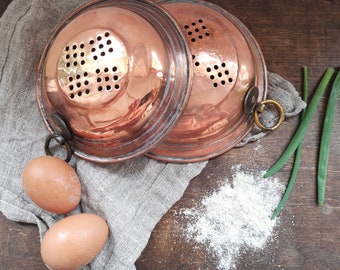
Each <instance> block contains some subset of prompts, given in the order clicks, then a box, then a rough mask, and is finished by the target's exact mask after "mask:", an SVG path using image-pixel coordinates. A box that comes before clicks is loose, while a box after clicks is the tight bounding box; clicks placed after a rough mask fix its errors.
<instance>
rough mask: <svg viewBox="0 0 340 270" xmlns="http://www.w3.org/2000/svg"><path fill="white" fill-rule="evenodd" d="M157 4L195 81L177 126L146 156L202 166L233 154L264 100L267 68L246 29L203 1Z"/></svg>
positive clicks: (214, 6)
mask: <svg viewBox="0 0 340 270" xmlns="http://www.w3.org/2000/svg"><path fill="white" fill-rule="evenodd" d="M159 2H160V4H161V6H162V7H163V8H165V9H166V10H168V11H169V12H170V14H171V15H172V16H173V17H174V18H175V19H176V20H177V22H178V23H179V24H180V26H181V28H182V31H183V33H184V36H185V39H186V41H187V43H188V44H189V46H190V49H191V54H192V61H193V64H194V78H193V89H192V93H191V97H190V100H189V104H188V105H187V107H186V109H185V111H184V113H183V114H182V116H181V119H180V121H179V123H178V124H177V125H176V127H175V129H174V130H173V131H172V133H171V134H170V135H168V136H167V137H166V139H165V140H164V141H162V143H161V144H160V145H159V146H158V147H157V148H156V149H154V150H153V151H152V152H151V153H149V155H150V156H151V157H154V158H157V159H162V160H166V161H175V162H192V161H199V160H206V159H209V158H212V157H215V156H217V155H220V154H222V153H224V152H226V151H228V150H229V149H231V148H233V147H234V146H235V145H236V144H237V143H239V142H240V141H241V140H242V138H243V137H245V136H246V135H247V134H248V133H249V132H250V131H251V129H252V128H253V126H254V111H255V113H257V110H258V108H259V106H258V104H261V102H262V100H264V99H265V96H266V89H267V81H266V78H267V74H266V66H265V62H264V59H263V56H262V53H261V50H260V48H259V46H258V44H257V42H256V40H255V39H254V37H253V36H252V35H251V33H250V32H249V31H248V29H247V28H246V27H245V26H244V25H243V24H242V23H241V22H240V21H239V20H238V19H236V18H235V17H234V16H232V15H231V14H229V13H228V12H226V11H225V10H223V9H222V8H220V7H218V6H216V5H213V4H210V3H207V2H204V1H190V0H181V1H171V0H164V1H159ZM270 103H272V104H274V105H275V106H277V107H278V109H279V110H280V111H281V112H282V108H281V107H280V105H279V104H277V103H276V102H274V101H270ZM255 109H256V110H255ZM262 109H263V107H262ZM257 116H258V115H257V114H255V120H258V118H257ZM282 116H283V113H281V120H282ZM281 120H280V121H281ZM257 123H258V124H259V125H261V122H259V121H257ZM261 127H262V128H265V129H266V127H263V126H261ZM276 127H277V126H276ZM276 127H275V128H276Z"/></svg>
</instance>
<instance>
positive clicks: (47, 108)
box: [37, 0, 280, 162]
mask: <svg viewBox="0 0 340 270" xmlns="http://www.w3.org/2000/svg"><path fill="white" fill-rule="evenodd" d="M157 2H158V3H154V2H153V1H144V0H116V1H115V0H111V1H110V0H99V1H98V0H97V1H91V2H90V3H88V4H86V5H84V6H82V7H80V8H78V9H77V10H75V11H74V12H73V13H72V14H70V15H69V16H68V17H67V18H66V19H65V20H64V21H63V22H62V23H61V24H60V25H59V26H58V28H57V29H56V30H55V31H54V32H53V34H52V36H51V38H50V40H49V41H48V43H47V45H46V48H45V50H44V53H43V56H42V58H41V62H40V65H39V70H38V80H37V99H38V103H39V109H40V111H41V114H42V116H43V119H44V121H45V123H46V125H47V127H48V129H49V130H50V133H51V135H50V136H49V137H48V139H47V141H46V151H47V153H48V154H50V151H49V145H50V142H51V140H53V139H55V140H56V141H57V142H58V143H59V144H61V145H65V146H66V148H67V149H68V153H70V152H71V151H74V153H75V154H76V155H78V156H80V157H82V158H85V159H88V160H92V161H97V162H117V161H122V160H126V159H130V158H133V157H136V156H138V155H142V154H146V153H147V155H149V156H150V157H153V158H156V159H161V160H165V161H169V162H194V161H200V160H205V159H209V158H211V157H214V156H217V155H220V154H222V153H224V152H226V151H228V150H229V149H231V148H232V147H234V146H235V144H237V143H238V142H239V141H240V140H241V139H242V138H243V137H244V136H246V135H247V134H248V133H249V132H250V130H251V129H252V128H253V126H254V121H255V120H256V119H257V120H258V117H257V115H258V114H257V112H258V111H261V110H263V107H264V104H266V103H262V101H263V100H264V99H265V96H266V88H267V82H266V67H265V63H264V60H263V56H262V54H261V51H260V49H259V46H258V45H257V43H256V41H255V39H254V38H253V37H252V35H251V34H250V32H249V31H248V30H247V29H246V28H245V27H244V26H243V24H242V23H241V22H240V21H238V20H237V19H236V18H235V17H233V16H232V15H230V14H229V13H227V12H226V11H225V10H223V9H221V8H220V7H218V6H215V5H213V4H209V3H207V2H203V1H190V0H187V1H169V0H168V1H157ZM191 90H192V91H191ZM190 93H191V95H190ZM260 105H262V106H260ZM277 106H278V108H280V107H279V105H277ZM254 112H255V117H254ZM257 123H258V124H259V125H261V122H260V121H257ZM263 128H265V127H263ZM69 158H70V155H68V159H69Z"/></svg>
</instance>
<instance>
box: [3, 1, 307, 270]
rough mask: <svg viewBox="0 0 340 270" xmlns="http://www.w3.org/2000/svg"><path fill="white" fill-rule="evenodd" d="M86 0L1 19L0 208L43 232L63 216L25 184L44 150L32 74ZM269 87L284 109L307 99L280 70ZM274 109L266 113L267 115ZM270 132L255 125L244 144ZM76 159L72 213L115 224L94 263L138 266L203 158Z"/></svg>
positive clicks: (20, 8)
mask: <svg viewBox="0 0 340 270" xmlns="http://www.w3.org/2000/svg"><path fill="white" fill-rule="evenodd" d="M85 2H86V0H73V1H69V0H54V1H52V0H50V1H45V0H14V1H13V2H12V3H11V4H10V6H9V7H8V9H7V10H6V12H5V13H4V15H3V16H2V17H1V20H0V37H1V39H0V49H1V50H0V172H1V173H0V211H1V212H2V213H3V214H4V215H5V216H6V217H7V218H9V219H11V220H14V221H18V222H25V223H33V224H37V225H38V227H39V231H40V235H41V236H43V234H44V233H45V232H46V230H47V229H48V228H49V227H50V226H51V225H52V224H54V223H55V222H56V221H58V220H60V219H61V218H63V216H60V215H55V214H51V213H49V212H46V211H43V210H42V209H40V208H39V207H37V206H36V205H35V204H33V203H32V202H31V201H30V200H29V199H28V197H27V196H26V195H25V193H24V191H23V189H22V185H21V176H22V171H23V168H24V166H25V165H26V164H27V163H28V161H29V160H31V159H32V158H34V157H38V156H42V155H44V150H43V143H44V141H45V138H46V135H47V130H46V128H45V127H44V125H43V122H42V119H41V117H40V115H39V112H38V108H37V105H36V101H35V75H36V70H37V65H38V61H39V58H40V55H41V53H42V50H43V47H44V45H45V43H46V42H47V39H48V37H49V35H50V34H51V32H52V30H53V28H54V27H55V26H56V25H57V24H58V23H59V22H60V21H61V19H63V18H64V17H65V16H66V15H67V14H68V13H69V12H70V11H71V10H73V9H74V8H76V7H77V6H79V5H80V4H83V3H85ZM268 91H269V93H268V95H269V97H272V98H274V99H277V100H279V101H280V102H281V104H282V105H283V107H284V109H285V111H286V116H293V115H296V114H297V113H299V112H300V111H301V109H302V108H303V107H304V106H305V104H304V103H303V102H302V101H301V99H300V98H299V96H298V94H297V92H296V91H295V89H294V87H293V86H292V85H290V84H289V83H288V82H287V81H285V80H284V79H282V78H281V77H279V76H277V75H276V74H273V73H270V74H269V89H268ZM275 117H277V116H275V114H272V115H271V114H270V113H269V116H268V117H267V120H265V121H268V123H270V121H275ZM265 134H266V133H263V132H261V131H259V130H256V129H254V131H253V132H252V133H251V134H250V135H249V136H248V137H247V138H246V139H245V140H244V141H243V142H242V143H241V145H244V144H246V143H247V142H248V141H252V140H256V139H258V138H260V137H263V136H264V135H265ZM236 151H237V150H236ZM71 162H72V165H73V166H74V167H75V168H76V170H77V173H78V174H79V177H80V179H81V182H82V200H81V204H80V206H79V207H78V208H77V209H76V210H74V211H73V212H72V213H75V212H92V213H97V214H98V215H100V216H102V217H103V218H104V219H105V220H106V221H107V222H108V224H109V228H110V234H109V239H108V241H107V243H106V246H105V247H104V249H103V250H102V252H101V253H100V254H99V255H98V256H97V258H96V259H95V260H94V261H93V262H92V263H91V269H96V270H98V269H135V266H134V263H135V261H136V260H137V258H138V257H139V255H140V254H141V252H142V251H143V249H144V248H145V246H146V244H147V242H148V239H149V236H150V234H151V232H152V230H153V228H154V227H155V226H156V224H157V222H158V221H159V220H160V219H161V217H162V216H163V215H164V214H165V213H166V212H167V211H168V210H169V208H170V207H171V206H172V205H173V204H174V203H175V202H176V201H178V200H179V199H180V198H181V196H182V195H183V193H184V191H185V189H186V188H187V186H188V184H189V182H190V180H191V179H193V178H194V177H195V176H197V175H198V174H200V172H201V171H202V170H203V168H204V167H205V165H206V162H200V163H195V164H182V165H179V164H166V163H162V162H158V161H155V160H152V159H149V158H147V157H139V158H136V159H134V160H131V161H127V162H123V163H120V164H110V165H98V164H93V163H90V162H87V161H84V160H81V159H77V158H73V159H72V161H71ZM72 213H71V214H72ZM84 269H90V266H86V267H84Z"/></svg>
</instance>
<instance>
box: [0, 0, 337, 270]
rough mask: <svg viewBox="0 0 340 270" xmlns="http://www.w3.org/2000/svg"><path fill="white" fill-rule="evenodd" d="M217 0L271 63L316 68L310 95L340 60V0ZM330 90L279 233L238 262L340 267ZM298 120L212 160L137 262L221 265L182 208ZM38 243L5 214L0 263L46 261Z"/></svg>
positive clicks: (291, 75)
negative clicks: (321, 174) (327, 127)
mask: <svg viewBox="0 0 340 270" xmlns="http://www.w3.org/2000/svg"><path fill="white" fill-rule="evenodd" d="M210 1H211V2H213V3H216V4H218V5H220V6H222V7H223V8H225V9H226V10H227V11H229V12H230V13H231V14H233V15H234V16H236V17H237V18H238V19H240V20H241V21H242V22H243V23H244V24H245V25H246V26H247V27H248V28H249V29H250V31H251V32H252V34H253V35H254V37H255V38H256V40H257V41H258V43H259V45H260V47H261V49H262V51H263V54H264V57H265V60H266V64H267V68H268V70H269V71H272V72H276V73H278V74H280V75H281V76H283V77H284V78H286V79H288V80H289V81H290V82H292V83H293V85H294V86H295V87H296V88H297V89H298V90H299V91H300V89H301V84H302V75H301V74H302V73H301V67H302V66H304V65H305V66H307V67H308V70H309V84H308V87H309V96H311V95H312V94H313V92H314V91H315V86H316V84H317V83H318V81H319V79H320V77H321V76H322V74H323V73H324V71H325V70H326V68H327V67H336V68H338V67H339V64H340V2H339V1H336V0H333V1H331V0H330V1H326V0H304V1H303V0H292V1H284V0H280V1H278V0H271V1H269V0H257V1H255V0H250V1H238V0H228V1H224V0H210ZM7 2H10V1H8V0H7V1H4V0H1V5H0V8H1V10H0V13H1V14H2V12H3V11H4V9H5V7H6V5H7ZM40 27H43V26H40ZM328 93H329V90H327V93H326V95H325V97H324V98H323V99H322V102H321V104H320V106H319V107H318V110H317V113H316V115H315V117H314V118H313V120H312V124H311V126H310V128H309V129H308V132H307V134H306V136H305V138H304V141H303V152H302V161H301V166H300V171H299V174H298V179H297V182H296V185H295V187H294V189H293V193H292V194H291V196H290V198H289V201H288V203H287V205H286V206H285V208H284V209H283V211H282V213H281V215H280V225H279V226H278V227H277V228H276V235H277V237H276V239H275V241H273V242H271V243H269V244H268V245H267V247H266V248H265V249H263V250H259V251H256V252H254V251H252V252H245V253H242V255H241V256H240V257H239V258H238V260H237V269H263V270H265V269H308V270H309V269H318V270H319V269H334V270H335V269H340V229H339V228H340V198H339V194H340V185H339V180H340V158H339V155H340V139H339V138H340V106H339V108H338V110H337V112H336V117H335V123H334V128H333V132H332V141H331V150H330V157H329V167H328V180H327V188H326V202H325V205H324V206H322V207H321V206H318V205H317V202H316V172H317V170H316V168H317V158H318V147H319V141H320V133H321V129H322V120H323V116H324V110H325V106H326V101H327V96H328ZM298 121H299V117H295V118H292V119H288V120H287V121H285V122H284V123H283V125H282V126H281V127H280V128H279V129H278V130H277V131H274V132H272V133H271V134H269V135H268V136H267V137H265V138H263V139H261V140H260V142H258V143H252V144H249V145H246V146H245V147H243V148H239V149H234V150H232V151H229V152H228V153H226V154H224V155H222V156H220V157H217V158H214V159H212V160H210V161H209V163H208V165H207V167H206V168H205V169H204V171H203V172H202V173H201V174H200V175H199V176H198V177H196V178H195V179H193V180H192V181H191V184H190V186H189V187H188V189H187V190H186V192H185V194H184V195H183V198H182V199H181V200H180V201H179V202H178V203H176V204H175V205H174V206H173V207H172V208H171V209H170V210H169V211H168V213H167V214H166V215H165V216H164V217H163V218H162V219H161V221H160V222H159V223H158V225H157V226H156V228H155V229H154V231H153V233H152V235H151V238H150V240H149V243H148V245H147V247H146V248H145V250H144V251H143V253H142V254H141V256H140V258H139V259H138V261H137V262H136V267H137V269H138V270H149V269H155V270H158V269H159V270H161V269H162V270H165V269H167V270H175V269H178V270H179V269H186V270H189V269H192V270H194V269H216V263H217V262H216V260H215V259H214V257H213V256H211V255H210V254H208V253H207V252H206V251H205V249H204V247H202V246H197V245H195V244H194V243H192V242H190V243H188V242H187V241H186V240H185V239H184V237H183V236H182V235H183V232H182V228H183V226H184V225H185V224H182V223H181V222H182V221H181V219H178V217H177V215H176V213H178V212H179V211H180V210H181V209H183V208H186V207H192V206H194V205H195V204H196V203H199V202H200V200H201V199H202V198H203V197H204V196H205V195H206V194H207V193H208V192H209V191H212V190H214V188H216V187H217V186H218V185H219V184H220V183H221V181H222V180H223V179H224V178H225V177H230V175H231V167H232V166H234V165H237V164H242V166H243V167H245V168H251V169H258V170H265V169H267V168H269V167H270V166H271V165H272V164H273V162H274V161H275V160H276V159H277V158H278V157H279V156H280V154H281V153H282V151H283V150H284V148H285V147H286V146H287V144H288V143H289V141H290V139H291V137H292V135H293V134H294V131H295V129H296V127H297V124H298ZM259 145H260V146H261V147H258V146H259ZM291 165H292V161H290V162H289V163H288V164H287V165H286V166H285V167H284V168H283V169H282V170H280V172H279V173H278V174H277V177H278V178H279V179H280V181H282V183H285V184H286V183H287V181H288V179H289V176H290V171H291ZM39 248H40V243H39V235H38V229H37V227H36V226H33V225H27V224H20V223H15V222H12V221H9V220H7V219H6V218H5V217H4V216H2V215H0V269H6V270H7V269H8V270H9V269H26V270H31V269H32V270H33V269H34V270H39V269H46V267H45V266H44V264H43V263H42V261H41V258H40V252H39Z"/></svg>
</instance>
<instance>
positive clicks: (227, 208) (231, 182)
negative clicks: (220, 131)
mask: <svg viewBox="0 0 340 270" xmlns="http://www.w3.org/2000/svg"><path fill="white" fill-rule="evenodd" d="M263 174H264V172H256V173H253V172H244V171H242V169H241V166H236V167H234V168H233V176H232V179H226V181H225V182H224V183H223V185H222V186H221V187H220V188H219V189H218V190H217V191H216V192H214V193H212V194H210V195H208V196H206V197H205V198H203V200H202V207H200V209H198V208H192V209H184V210H183V211H181V212H182V214H184V217H185V219H186V220H187V222H188V223H187V227H186V228H185V233H186V237H187V239H188V240H189V241H195V242H196V243H199V244H204V245H205V246H206V248H207V250H208V252H209V253H210V254H211V255H212V256H214V258H215V259H216V260H217V268H218V269H221V270H222V269H223V270H226V269H235V267H236V262H237V257H238V256H239V255H240V253H241V251H242V250H244V249H246V250H258V249H263V248H264V247H265V245H266V243H267V242H268V241H269V240H270V239H271V238H272V237H273V233H274V227H275V225H276V224H277V223H278V219H275V220H271V218H270V216H271V215H272V213H273V211H274V210H275V208H276V206H277V205H278V203H279V201H280V199H281V196H282V194H283V192H284V189H285V186H284V185H282V184H281V183H280V182H279V181H278V179H276V178H268V179H264V178H263V177H262V175H263Z"/></svg>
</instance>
